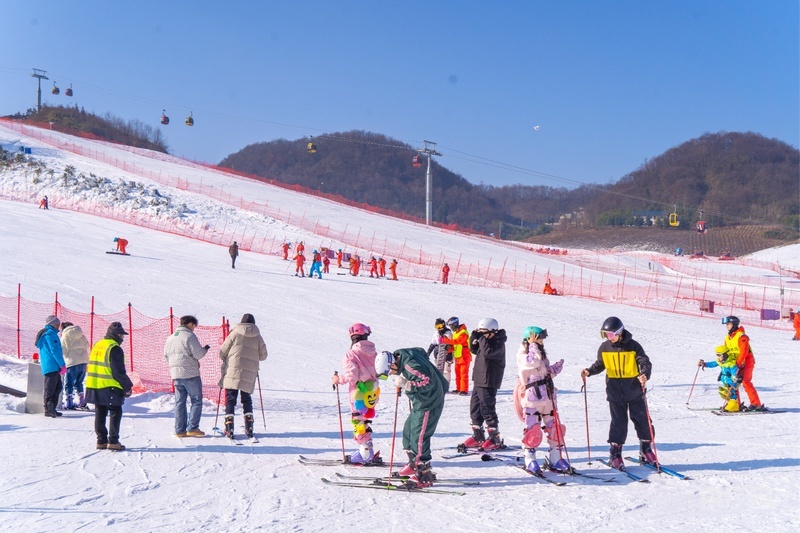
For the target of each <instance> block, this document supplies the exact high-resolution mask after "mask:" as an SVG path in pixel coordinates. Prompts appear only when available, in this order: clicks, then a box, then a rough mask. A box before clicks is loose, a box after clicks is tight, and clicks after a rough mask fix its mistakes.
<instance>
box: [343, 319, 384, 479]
mask: <svg viewBox="0 0 800 533" xmlns="http://www.w3.org/2000/svg"><path fill="white" fill-rule="evenodd" d="M348 332H349V333H350V343H351V344H350V349H349V350H348V351H347V353H346V354H345V355H344V359H343V360H342V367H343V368H344V370H343V372H342V375H341V376H340V375H338V374H334V375H333V377H332V378H331V382H332V383H333V384H334V385H344V384H348V385H349V386H350V387H349V393H350V412H351V413H352V418H351V420H350V421H351V422H352V424H353V440H355V442H356V444H357V445H358V450H357V451H356V452H354V453H352V454H351V455H350V462H351V463H359V464H361V463H370V462H373V461H376V462H377V461H380V458H379V457H378V456H379V454H380V452H378V453H375V451H374V450H373V448H372V428H371V427H370V424H372V419H373V418H375V406H376V405H377V404H378V399H379V398H380V395H381V388H380V386H379V384H378V374H377V373H376V372H375V357H376V356H377V355H378V354H377V353H376V351H375V344H373V343H372V341H370V340H368V339H369V336H370V334H372V330H370V329H369V326H367V325H364V324H361V323H356V324H353V325H352V326H350V329H349V330H348Z"/></svg>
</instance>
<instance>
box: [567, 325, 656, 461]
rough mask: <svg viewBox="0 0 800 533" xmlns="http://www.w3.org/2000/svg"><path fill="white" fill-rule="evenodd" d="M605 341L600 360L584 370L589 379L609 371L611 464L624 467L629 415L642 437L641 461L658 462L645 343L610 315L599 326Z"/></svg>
mask: <svg viewBox="0 0 800 533" xmlns="http://www.w3.org/2000/svg"><path fill="white" fill-rule="evenodd" d="M600 334H601V335H602V337H603V339H604V341H603V343H602V344H601V345H600V348H598V350H597V360H596V361H595V362H594V363H592V366H590V367H589V368H584V369H583V370H582V371H581V378H582V379H583V381H584V383H586V378H587V377H589V376H594V375H595V374H599V373H601V372H602V371H603V370H605V371H606V399H607V400H608V407H609V409H610V410H611V427H610V429H609V431H608V443H609V444H610V445H611V448H610V450H609V463H610V464H611V466H613V467H614V468H624V463H623V461H622V445H623V444H625V439H626V438H627V436H628V414H629V413H630V418H631V420H632V421H633V427H634V428H636V435H637V436H638V437H639V442H640V450H639V457H640V460H644V461H645V462H649V463H652V464H655V463H656V456H655V453H654V452H653V447H652V442H651V441H652V435H651V429H652V423H651V421H650V420H649V419H648V417H647V406H646V404H645V399H644V385H645V383H647V380H649V379H650V373H651V371H652V365H651V364H650V358H648V357H647V354H646V353H645V352H644V348H642V345H641V344H639V343H638V342H636V341H635V340H633V335H631V333H630V332H629V331H628V330H626V329H625V326H624V325H623V324H622V320H620V319H619V318H617V317H615V316H611V317H608V318H607V319H606V321H605V322H603V326H602V328H601V329H600Z"/></svg>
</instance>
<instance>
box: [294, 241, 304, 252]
mask: <svg viewBox="0 0 800 533" xmlns="http://www.w3.org/2000/svg"><path fill="white" fill-rule="evenodd" d="M295 250H297V253H298V254H299V253H302V252H305V251H306V245H305V244H303V241H300V244H298V245H297V248H295Z"/></svg>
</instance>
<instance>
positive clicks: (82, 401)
mask: <svg viewBox="0 0 800 533" xmlns="http://www.w3.org/2000/svg"><path fill="white" fill-rule="evenodd" d="M78 409H80V410H81V411H88V410H89V406H87V405H86V395H85V394H84V393H82V392H79V393H78Z"/></svg>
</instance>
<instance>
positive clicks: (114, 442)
mask: <svg viewBox="0 0 800 533" xmlns="http://www.w3.org/2000/svg"><path fill="white" fill-rule="evenodd" d="M127 334H128V332H127V331H125V328H123V327H122V324H121V323H119V322H112V323H111V324H110V325H109V326H108V329H107V330H106V336H105V337H104V338H103V339H102V340H99V341H97V342H96V343H95V345H94V346H93V347H92V353H91V354H89V365H88V367H87V368H86V402H87V403H93V404H94V432H95V435H96V436H97V449H98V450H111V451H115V452H119V451H122V450H124V449H125V446H124V445H123V444H122V443H121V442H120V441H119V426H120V422H122V405H123V404H124V403H125V398H130V396H131V392H132V391H133V383H132V382H131V379H130V378H129V377H128V374H127V372H125V353H124V352H123V351H122V347H121V346H120V344H122V340H123V337H124V336H125V335H127ZM106 419H108V427H107V428H106Z"/></svg>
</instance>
